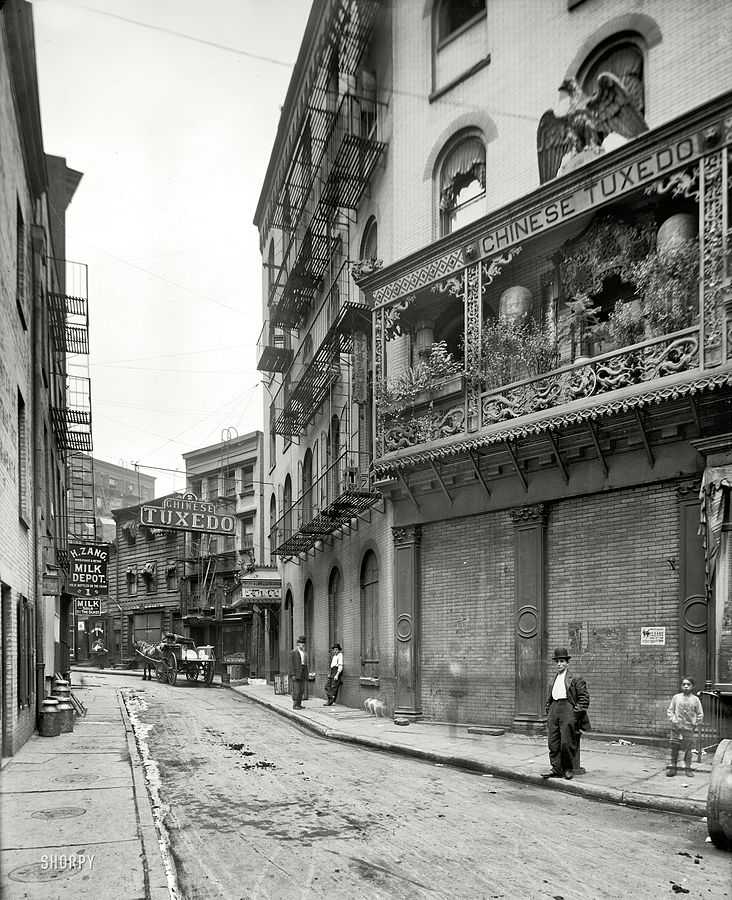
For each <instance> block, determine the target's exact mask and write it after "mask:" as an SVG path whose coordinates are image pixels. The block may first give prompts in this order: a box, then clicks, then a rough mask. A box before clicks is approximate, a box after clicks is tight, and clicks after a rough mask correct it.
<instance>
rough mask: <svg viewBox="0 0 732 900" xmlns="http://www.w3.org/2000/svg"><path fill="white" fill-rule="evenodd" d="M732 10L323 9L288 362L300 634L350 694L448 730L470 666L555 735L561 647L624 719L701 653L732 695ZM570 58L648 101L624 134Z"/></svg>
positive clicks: (306, 108)
mask: <svg viewBox="0 0 732 900" xmlns="http://www.w3.org/2000/svg"><path fill="white" fill-rule="evenodd" d="M731 15H732V12H731V11H730V9H729V7H728V5H726V4H723V3H710V4H708V5H705V6H704V7H703V9H698V10H695V12H694V15H693V22H692V21H691V18H690V16H691V13H690V12H689V8H688V4H685V3H683V2H647V3H643V4H642V5H641V4H638V3H634V2H631V0H628V2H621V3H609V2H593V3H590V2H580V3H576V2H573V3H572V2H570V3H567V2H564V0H562V2H560V0H554V2H551V3H541V4H538V3H537V4H527V3H513V2H509V0H503V2H496V3H493V2H488V3H481V2H475V3H464V2H449V0H441V2H435V3H428V4H424V3H421V2H418V0H411V2H404V3H377V2H373V3H370V2H365V0H364V2H356V0H353V2H349V0H333V2H331V3H328V4H324V5H316V6H314V8H313V12H312V13H311V17H310V20H309V22H308V25H307V29H306V33H305V37H304V39H303V44H302V46H301V51H300V55H299V57H298V61H297V64H296V68H295V72H294V74H293V78H292V80H291V84H290V88H289V91H288V95H287V98H286V100H285V105H284V108H283V114H282V118H281V121H280V126H279V131H278V136H277V141H276V143H275V147H274V149H273V153H272V157H271V160H270V164H269V168H268V171H267V174H266V177H265V182H264V187H263V190H262V194H261V196H260V201H259V205H258V208H257V212H256V216H255V224H256V225H257V226H258V228H259V232H260V245H261V249H262V254H263V261H264V267H263V295H264V303H263V311H264V319H265V323H264V328H263V332H262V338H261V340H260V347H259V355H258V363H259V367H260V368H261V369H262V370H263V371H265V372H266V373H268V379H269V381H268V391H269V398H268V399H267V401H266V404H265V414H266V420H267V421H268V423H269V430H270V440H269V442H268V446H267V451H268V453H267V459H268V465H269V470H270V476H269V477H270V480H271V481H272V482H273V483H274V488H273V490H272V494H271V499H270V534H271V549H272V552H273V553H275V554H276V555H277V556H278V558H279V560H280V564H281V571H282V579H283V591H284V604H283V610H282V613H281V615H282V616H283V621H284V622H285V629H283V631H284V633H286V635H287V640H286V641H285V642H284V646H285V647H286V646H289V644H290V642H291V641H292V637H293V635H294V634H295V633H300V632H304V633H305V634H306V636H307V637H308V642H309V651H310V653H311V659H312V662H311V668H312V669H313V670H315V671H316V673H317V674H318V676H322V675H323V673H324V672H325V668H326V665H327V648H328V646H329V644H330V642H332V640H333V639H338V640H340V642H341V643H342V644H343V645H344V651H345V671H346V680H345V685H344V687H345V690H344V692H343V694H342V695H341V699H342V700H343V701H345V702H346V703H348V704H350V705H360V703H361V702H362V701H363V699H364V698H365V697H367V696H379V697H381V698H382V699H383V700H384V701H385V703H386V705H387V708H388V709H389V710H390V711H391V712H393V713H395V714H397V715H402V716H407V717H414V716H425V717H428V718H433V719H437V720H440V719H442V718H444V717H445V716H447V715H452V713H450V712H448V708H447V707H448V704H449V697H450V686H451V682H450V677H449V676H448V675H447V664H448V663H449V662H450V661H453V662H454V661H456V660H458V661H461V662H462V663H463V664H464V667H465V670H466V672H467V684H466V685H465V686H464V691H463V689H462V688H461V693H464V698H463V701H462V708H461V711H460V716H461V718H462V719H463V720H465V721H472V722H478V723H485V724H501V725H509V726H512V727H514V728H522V729H529V730H533V729H536V728H541V726H542V723H543V716H544V691H545V688H546V684H547V678H548V672H549V666H550V657H551V650H552V648H553V647H554V646H564V645H568V646H570V647H571V648H572V655H573V657H574V662H575V663H576V665H577V667H578V668H581V669H582V670H583V673H584V674H585V675H586V676H587V678H588V681H589V684H590V688H591V691H592V695H593V701H592V711H593V716H592V719H593V722H594V723H595V726H596V727H598V728H599V729H600V730H605V729H607V730H614V731H621V730H622V731H624V732H627V733H648V734H656V733H659V732H661V731H662V730H663V728H664V727H665V712H664V709H663V703H664V698H667V696H668V694H669V692H670V691H671V690H673V689H674V687H675V685H676V684H677V683H678V679H679V677H680V675H681V673H682V672H691V673H693V674H694V675H695V676H696V678H697V683H698V684H700V685H701V684H704V683H706V684H707V685H717V686H722V687H723V686H724V685H725V684H726V685H730V684H732V669H731V668H730V665H732V663H731V662H730V658H729V652H728V651H727V650H726V649H725V648H726V647H727V646H728V644H729V635H730V622H732V608H731V606H730V602H731V601H730V597H729V582H728V579H727V577H726V575H725V573H726V572H727V571H728V565H729V564H728V562H727V554H728V553H729V548H728V540H729V538H728V534H729V532H728V528H729V525H728V520H724V515H722V519H721V520H720V521H718V522H717V525H718V530H717V534H718V535H719V534H721V538H720V539H719V540H718V541H717V543H718V545H719V548H720V549H719V552H718V554H717V558H718V559H719V563H718V571H717V573H716V575H715V574H714V573H713V572H712V570H711V569H712V566H711V556H710V547H711V544H710V541H709V538H707V545H706V554H705V548H704V546H703V543H702V538H701V537H700V536H699V535H698V534H697V529H698V524H699V517H700V503H699V496H698V494H699V490H700V487H701V485H702V483H703V484H704V485H705V490H706V491H707V496H709V495H710V492H711V493H714V490H716V489H717V487H718V488H719V490H721V491H722V492H723V493H724V491H725V490H727V489H726V488H723V487H721V485H722V484H723V482H724V480H725V477H727V479H728V480H729V473H728V470H727V469H726V468H725V466H729V464H730V463H732V459H731V458H730V455H729V446H730V440H729V431H730V409H731V408H730V365H731V363H730V359H731V356H730V353H731V348H732V329H731V328H730V324H729V323H730V310H729V302H728V299H726V298H727V297H728V294H729V265H728V258H727V235H728V232H729V219H728V205H729V162H728V149H727V148H728V145H729V143H730V140H731V139H732V132H731V131H730V128H729V121H730V112H731V109H730V106H731V103H732V101H731V100H730V96H729V95H728V94H721V93H720V91H721V89H722V88H723V87H724V86H725V85H729V84H730V83H732V61H731V60H730V58H729V55H728V54H726V53H723V52H722V49H721V45H720V44H719V41H720V37H719V36H720V35H721V34H723V33H725V32H726V31H727V30H728V29H729V27H730V25H732V20H730V16H731ZM714 48H718V50H719V52H717V51H716V50H715V49H714ZM606 73H609V75H608V74H606ZM567 79H574V82H571V83H570V82H567V84H568V85H569V87H567V90H568V91H570V90H574V89H575V87H574V86H573V85H576V86H577V88H578V89H580V90H582V91H584V92H585V93H586V95H587V96H590V97H591V96H593V94H594V93H595V92H597V91H599V90H600V87H602V89H603V90H606V91H610V92H613V96H616V97H619V98H623V99H622V104H623V107H622V108H623V110H624V111H625V112H624V115H626V114H627V116H628V118H627V120H625V121H623V122H622V123H621V122H619V121H615V122H614V123H610V122H608V121H607V120H604V119H603V120H602V122H600V117H598V119H597V122H598V123H600V124H598V125H597V128H598V132H597V133H598V137H597V146H596V147H593V146H590V145H588V146H587V147H586V148H585V149H581V144H578V145H576V146H574V145H572V144H571V143H567V137H566V134H565V132H564V131H562V129H563V128H564V127H565V126H564V125H562V124H561V122H562V119H561V117H562V116H564V115H565V114H566V113H567V112H568V110H571V106H568V105H567V103H566V98H565V104H564V106H561V105H556V104H557V93H556V87H557V86H559V85H560V83H562V82H563V81H565V80H567ZM598 96H599V94H598ZM596 103H598V104H599V103H600V101H596ZM555 106H556V108H555ZM598 108H599V106H598ZM344 109H347V110H349V115H348V116H346V117H345V121H344V120H343V118H342V116H341V111H342V110H344ZM547 110H553V112H552V113H551V114H548V113H547V112H546V111H547ZM593 127H594V122H593ZM552 128H557V129H559V130H558V131H551V129H552ZM603 129H604V130H603ZM619 132H620V133H619ZM557 135H558V137H557ZM552 141H555V143H554V144H553V143H552ZM563 141H564V142H565V143H562V142H563ZM537 147H538V153H537ZM612 248H615V249H614V250H613V249H612ZM679 248H680V249H679ZM678 253H681V256H683V259H684V261H685V262H684V263H683V264H682V263H681V262H680V261H679V260H680V259H681V256H678V255H677V254H678ZM672 259H673V260H674V262H673V263H672V262H671V260H672ZM343 266H346V268H347V269H348V270H350V271H351V273H352V274H353V276H354V279H353V281H355V284H356V287H355V288H354V284H353V283H352V281H350V280H348V279H346V280H343V279H341V277H340V273H341V272H342V270H343ZM674 266H676V268H674ZM672 270H673V271H672ZM684 273H685V274H684ZM684 278H685V279H686V280H685V281H684V280H683V279H684ZM674 292H676V293H674ZM672 296H673V297H675V298H676V299H675V300H673V302H672V301H671V299H669V298H671V297H672ZM674 304H675V305H674ZM588 309H589V310H590V312H589V313H588V312H587V310H588ZM364 318H367V319H368V324H364ZM621 325H622V327H621ZM623 329H624V330H623ZM517 333H518V335H519V336H518V337H517ZM522 335H523V337H522ZM522 342H523V343H522ZM542 354H543V355H542ZM725 473H727V476H725ZM709 485H713V486H714V487H711V488H710V487H709ZM718 519H719V516H718ZM725 521H726V522H727V524H725ZM720 529H721V530H720ZM705 563H706V573H705ZM483 672H485V673H487V674H486V675H485V676H482V675H479V674H476V673H483Z"/></svg>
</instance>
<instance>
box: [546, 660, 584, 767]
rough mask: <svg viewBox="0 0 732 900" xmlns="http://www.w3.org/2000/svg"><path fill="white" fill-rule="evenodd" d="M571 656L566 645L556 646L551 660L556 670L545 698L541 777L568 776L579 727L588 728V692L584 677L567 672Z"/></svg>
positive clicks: (576, 746) (576, 745)
mask: <svg viewBox="0 0 732 900" xmlns="http://www.w3.org/2000/svg"><path fill="white" fill-rule="evenodd" d="M570 659H571V657H570V655H569V652H568V650H567V648H566V647H557V649H556V650H555V651H554V662H555V663H556V665H557V673H556V675H555V677H554V681H553V683H552V686H551V689H550V691H549V695H548V697H547V700H546V712H547V722H546V728H547V737H548V742H549V762H550V763H551V767H552V768H551V771H550V772H543V773H542V777H543V778H568V779H569V778H572V777H573V769H574V761H575V757H576V755H577V749H578V747H579V732H580V729H585V730H587V729H588V728H589V727H590V723H589V719H588V718H587V709H588V707H589V705H590V694H589V691H588V690H587V684H586V683H585V680H584V678H580V677H579V676H578V675H574V674H572V673H570V671H569V660H570Z"/></svg>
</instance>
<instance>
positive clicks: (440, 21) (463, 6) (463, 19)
mask: <svg viewBox="0 0 732 900" xmlns="http://www.w3.org/2000/svg"><path fill="white" fill-rule="evenodd" d="M485 2H486V0H441V2H440V3H439V4H438V7H437V42H438V44H441V43H442V42H443V41H444V40H446V39H447V38H449V37H450V36H451V35H453V34H454V33H455V32H456V31H459V30H460V29H461V28H462V27H463V25H467V24H468V23H469V22H471V21H472V20H473V19H477V18H478V17H479V16H481V15H483V14H484V13H485Z"/></svg>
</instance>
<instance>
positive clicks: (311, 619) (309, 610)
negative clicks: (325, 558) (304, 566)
mask: <svg viewBox="0 0 732 900" xmlns="http://www.w3.org/2000/svg"><path fill="white" fill-rule="evenodd" d="M303 627H304V630H305V638H306V640H307V651H308V655H309V656H310V658H311V659H312V655H313V653H314V651H315V592H314V590H313V583H312V581H310V579H308V580H307V581H306V582H305V593H304V595H303Z"/></svg>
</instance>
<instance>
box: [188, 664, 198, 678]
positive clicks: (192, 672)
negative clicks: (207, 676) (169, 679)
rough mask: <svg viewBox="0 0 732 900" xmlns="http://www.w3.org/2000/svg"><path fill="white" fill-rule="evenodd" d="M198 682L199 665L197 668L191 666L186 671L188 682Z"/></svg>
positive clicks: (196, 665)
mask: <svg viewBox="0 0 732 900" xmlns="http://www.w3.org/2000/svg"><path fill="white" fill-rule="evenodd" d="M197 680H198V663H196V664H195V666H192V665H190V664H189V666H188V668H187V669H186V681H197Z"/></svg>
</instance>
